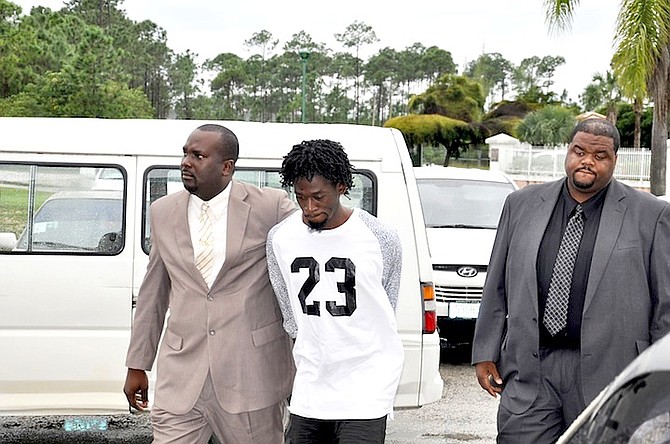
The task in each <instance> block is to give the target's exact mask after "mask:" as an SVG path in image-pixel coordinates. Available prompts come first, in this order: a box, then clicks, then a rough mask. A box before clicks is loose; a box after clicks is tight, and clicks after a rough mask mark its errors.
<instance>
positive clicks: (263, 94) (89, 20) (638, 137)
mask: <svg viewBox="0 0 670 444" xmlns="http://www.w3.org/2000/svg"><path fill="white" fill-rule="evenodd" d="M573 1H574V0H573ZM573 1H569V0H558V1H556V2H547V4H546V6H545V7H546V8H548V9H549V8H550V5H551V4H553V3H556V4H557V5H560V4H563V3H566V4H572V3H573ZM668 2H670V0H663V2H661V3H668ZM574 3H577V2H574ZM629 3H630V4H629ZM629 3H626V5H624V6H622V13H624V12H630V11H624V9H625V8H624V7H628V8H633V6H631V5H638V6H639V4H646V3H649V2H648V1H645V0H636V1H635V2H629ZM122 4H123V0H69V1H67V2H66V3H65V5H64V7H63V8H61V9H60V10H57V11H54V10H51V9H49V8H45V7H35V8H33V9H32V10H31V11H29V12H28V13H24V12H23V11H22V10H21V8H20V7H19V6H18V5H16V4H14V3H12V2H11V1H9V0H0V115H2V116H72V117H74V116H77V117H103V118H129V117H136V118H179V119H232V120H255V121H278V122H300V121H306V122H340V123H357V124H367V125H379V126H381V125H385V126H393V127H396V128H399V129H401V131H402V132H403V135H404V136H405V138H406V140H407V141H408V144H409V145H410V147H420V146H422V145H424V144H440V145H443V146H445V147H446V148H447V155H446V157H445V160H444V164H448V160H449V158H450V157H458V155H459V153H460V152H461V151H462V150H464V149H465V148H467V147H468V146H472V145H474V144H478V143H482V142H483V140H484V139H485V138H486V137H488V136H490V135H493V134H496V133H498V132H501V131H504V132H507V133H508V134H511V135H513V136H515V137H518V138H520V139H522V140H526V141H529V142H532V143H536V144H542V143H560V142H561V138H564V137H565V131H563V130H559V129H558V127H560V126H561V125H563V126H569V125H572V124H573V122H574V117H575V116H576V115H578V114H579V113H581V112H583V111H594V110H595V111H598V112H600V113H602V114H604V115H607V116H608V118H610V119H611V120H613V121H616V122H617V126H619V129H620V130H621V132H622V136H623V139H624V140H625V141H626V143H629V144H633V145H635V146H641V145H643V144H644V145H645V146H650V145H651V144H653V143H652V142H651V139H652V134H654V137H655V138H654V141H655V143H656V144H660V142H659V141H660V140H661V138H662V137H665V138H666V139H667V100H666V104H665V106H664V107H661V108H659V107H658V106H657V107H656V108H654V107H653V106H651V105H653V103H652V101H650V100H649V98H650V94H652V95H653V98H654V100H653V102H658V99H659V98H660V97H662V94H663V91H665V94H666V95H667V90H668V88H667V82H666V83H665V84H663V82H662V80H663V78H664V77H663V73H664V72H665V73H666V74H665V76H666V77H665V78H666V80H667V68H664V66H665V65H662V64H657V65H653V64H652V65H651V67H652V68H653V67H655V66H656V67H660V68H661V70H660V71H659V70H656V71H655V72H656V73H657V75H656V77H649V76H650V74H646V75H647V77H644V75H643V76H642V77H640V76H641V74H640V73H641V72H643V71H644V69H642V68H640V69H637V70H636V69H634V68H636V67H638V68H639V65H640V63H642V62H640V63H637V62H636V63H637V64H636V63H626V60H628V59H627V57H628V58H631V57H633V56H634V55H635V54H637V53H634V54H633V55H631V54H632V53H631V54H628V53H625V52H622V51H624V50H625V49H626V48H628V50H630V51H633V49H631V48H635V41H633V39H634V38H635V35H636V34H635V32H634V31H635V29H638V28H635V26H636V25H640V24H639V23H638V22H636V21H635V20H637V19H636V18H635V17H642V18H644V17H659V19H658V20H660V22H659V24H657V25H658V26H656V25H654V24H653V23H651V24H644V28H645V29H647V28H649V29H652V28H653V29H656V30H657V31H658V35H654V36H652V37H653V38H652V40H650V41H649V39H647V46H648V47H649V48H651V46H650V42H651V43H653V44H655V45H657V46H658V45H660V47H661V48H663V45H662V44H659V43H658V42H662V41H665V42H666V46H665V52H660V53H659V52H653V51H652V50H651V49H649V51H651V52H650V57H651V60H652V61H653V60H656V59H658V60H659V61H663V60H666V59H664V58H663V57H666V55H664V54H667V46H668V45H667V39H668V33H667V32H665V31H663V30H664V29H665V30H666V31H667V28H668V25H667V23H666V24H664V23H665V22H664V21H663V17H665V15H663V14H661V13H659V14H656V15H653V14H651V15H634V14H629V15H628V16H624V18H626V17H628V22H626V21H624V22H623V23H629V22H630V23H629V26H630V29H628V31H630V32H628V34H626V32H627V28H625V27H623V28H621V29H619V30H617V36H619V37H617V36H615V37H616V38H619V39H620V40H621V39H624V40H621V48H623V49H621V50H619V51H618V52H617V53H616V54H615V58H614V59H613V64H612V66H613V70H612V71H605V72H604V73H598V74H596V75H595V76H594V78H593V82H592V83H591V84H589V85H587V86H586V87H585V89H584V92H583V93H582V94H581V95H580V98H579V100H580V103H574V102H571V101H569V100H568V97H567V92H566V91H561V92H556V91H554V81H553V78H554V74H555V72H556V70H557V69H559V68H560V67H561V66H562V65H563V64H564V63H565V60H564V59H563V58H562V57H560V56H552V55H544V56H536V55H534V56H530V57H527V58H525V59H523V60H522V61H521V62H520V63H519V64H514V63H512V62H510V61H509V60H507V59H506V58H505V57H504V56H503V55H502V54H499V53H483V54H479V55H478V56H477V57H476V58H474V59H473V60H472V61H470V62H469V63H467V64H465V66H462V67H460V69H459V67H458V66H457V65H456V64H455V63H454V61H453V58H452V55H451V53H450V52H449V51H448V50H446V49H443V48H439V47H437V46H430V47H426V46H424V45H423V44H422V43H420V42H417V43H414V44H413V45H411V46H409V47H406V48H404V49H402V50H397V49H393V48H390V47H383V48H382V49H380V50H379V51H377V52H376V53H374V54H373V55H371V56H370V57H367V58H366V59H363V58H362V57H361V53H363V52H366V51H365V49H366V48H367V47H368V46H369V45H371V44H375V43H378V42H379V39H378V38H377V36H376V34H375V32H374V30H373V29H372V28H371V27H370V26H368V25H366V24H365V23H361V22H354V23H352V24H350V25H349V26H347V27H346V28H345V29H344V30H343V31H342V32H341V33H337V34H335V35H334V37H335V40H336V41H337V42H338V43H339V44H340V46H341V48H340V49H333V48H331V47H328V46H327V45H325V44H324V43H320V42H317V41H315V40H314V39H313V38H312V37H311V35H310V34H309V33H307V32H306V31H304V30H301V31H298V32H297V33H295V34H293V35H292V37H291V39H290V40H289V41H287V42H283V43H281V44H280V42H279V40H278V39H276V38H275V37H274V36H273V35H272V33H271V32H269V31H267V30H260V31H258V32H256V33H253V34H252V35H251V36H250V37H249V38H248V39H246V40H245V41H244V45H245V47H246V48H247V49H248V52H249V54H250V55H249V56H248V57H241V56H239V55H237V54H233V53H221V54H218V55H217V56H216V57H214V58H212V59H209V60H205V61H204V62H202V63H199V62H198V61H197V59H198V54H197V52H195V51H197V48H192V49H190V50H187V51H185V52H183V53H177V52H175V51H173V50H172V49H170V48H169V46H168V45H167V33H166V31H165V30H164V29H163V28H161V27H160V26H159V25H158V24H156V23H154V22H152V21H150V20H143V21H139V22H138V21H134V20H132V19H130V18H129V17H128V16H127V14H126V13H125V11H124V10H123V9H122ZM643 6H644V5H643ZM647 6H649V5H647ZM640 7H642V6H640ZM573 9H574V8H571V9H570V11H572V10H573ZM556 11H558V12H557V14H558V18H557V19H556V20H557V21H558V22H559V23H564V22H565V21H566V19H565V17H562V16H560V11H562V9H560V8H557V9H556ZM663 11H664V10H661V12H663ZM547 12H548V16H550V17H551V16H552V15H551V11H550V10H548V11H547ZM561 20H562V21H561ZM650 20H651V19H650ZM620 23H621V21H620ZM652 25H653V26H652ZM654 26H655V28H654ZM663 32H665V34H663ZM663 39H665V40H663ZM615 40H616V39H615ZM637 43H638V44H639V45H642V43H644V42H637ZM643 49H644V48H643ZM301 56H302V57H301ZM653 57H656V59H654V58H653ZM645 60H646V59H644V60H643V61H645ZM646 61H647V62H648V60H646ZM648 63H651V62H648ZM645 66H646V65H645ZM643 68H644V67H643ZM303 69H304V72H305V76H304V78H303V74H302V73H303ZM645 69H646V70H647V71H646V72H652V73H653V72H654V71H653V70H652V71H649V70H650V69H651V68H649V67H648V66H647V67H646V68H645ZM662 69H666V71H662ZM641 79H647V83H644V88H643V87H642V86H641V85H642V83H640V82H642V80H641ZM654 79H656V81H652V80H654ZM636 82H637V83H636ZM303 85H304V89H305V96H304V98H303V91H302V90H303ZM664 85H665V86H664ZM647 86H649V88H647ZM648 91H649V93H648ZM303 100H304V101H303ZM303 103H304V109H303ZM657 108H658V109H657ZM664 109H665V111H664ZM663 112H665V120H666V127H665V128H662V127H660V126H659V125H660V124H659V121H660V120H661V115H662V113H663ZM653 113H657V114H658V115H653V116H652V114H653ZM659 113H660V114H659ZM417 116H418V117H419V118H418V119H417V118H416V117H417ZM617 118H618V121H617ZM654 122H656V123H657V125H656V126H655V127H654V125H653V123H654ZM628 141H630V142H628ZM647 141H649V144H647ZM656 158H658V155H657V156H656ZM658 159H660V158H658ZM657 163H658V162H657ZM663 168H664V166H663ZM663 172H664V170H663ZM654 174H655V177H656V181H657V182H658V179H659V177H660V174H661V172H660V170H658V171H655V172H654Z"/></svg>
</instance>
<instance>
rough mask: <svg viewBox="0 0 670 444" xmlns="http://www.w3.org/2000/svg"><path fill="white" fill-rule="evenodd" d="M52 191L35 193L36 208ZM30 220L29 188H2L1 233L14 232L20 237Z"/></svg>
mask: <svg viewBox="0 0 670 444" xmlns="http://www.w3.org/2000/svg"><path fill="white" fill-rule="evenodd" d="M51 194H52V193H50V192H47V191H38V192H37V193H35V209H36V210H37V208H39V207H40V205H42V203H44V201H45V200H46V199H47V198H48V197H49V196H51ZM27 220H28V190H27V189H25V188H5V187H2V188H0V233H7V232H12V233H14V234H16V236H17V237H18V236H19V235H20V234H21V232H22V231H23V229H24V227H25V226H26V222H27Z"/></svg>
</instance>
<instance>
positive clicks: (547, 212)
mask: <svg viewBox="0 0 670 444" xmlns="http://www.w3.org/2000/svg"><path fill="white" fill-rule="evenodd" d="M563 183H564V181H563V180H558V181H556V182H553V183H552V184H551V185H550V186H548V187H546V189H545V190H543V191H542V192H541V193H539V194H538V195H537V198H536V200H535V201H534V202H533V205H534V208H533V209H531V211H530V212H529V217H528V220H527V221H526V223H527V224H528V225H527V227H528V232H527V234H526V236H527V243H526V245H528V248H529V250H530V252H529V258H530V260H531V264H532V265H531V270H537V255H538V253H539V251H540V244H541V243H542V237H544V232H545V231H546V229H547V225H548V224H549V220H550V219H551V214H552V213H553V211H554V207H555V206H556V201H557V200H558V196H559V195H560V192H561V189H562V187H563ZM527 285H528V294H529V295H530V296H531V297H532V298H533V303H532V306H533V307H534V308H535V316H539V307H538V303H539V301H538V297H537V295H538V291H539V290H538V288H537V274H536V273H535V274H533V275H532V278H531V279H528V281H527Z"/></svg>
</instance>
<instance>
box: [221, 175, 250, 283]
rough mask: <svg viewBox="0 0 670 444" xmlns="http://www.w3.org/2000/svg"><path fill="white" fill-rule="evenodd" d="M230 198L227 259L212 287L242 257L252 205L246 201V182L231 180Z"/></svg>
mask: <svg viewBox="0 0 670 444" xmlns="http://www.w3.org/2000/svg"><path fill="white" fill-rule="evenodd" d="M230 186H232V188H231V189H230V198H229V200H228V219H227V224H228V226H227V229H226V232H227V233H226V259H225V261H224V263H223V267H221V271H220V272H219V274H218V275H217V277H216V279H214V283H213V284H212V287H214V286H215V285H216V284H217V283H218V282H219V280H220V279H221V277H222V276H223V275H224V274H225V272H226V271H227V270H228V269H230V267H231V265H234V264H233V263H232V262H234V259H235V258H239V257H241V254H242V248H243V245H242V241H243V240H244V233H245V231H246V229H247V221H248V220H249V211H250V210H251V207H250V206H249V204H248V203H247V202H246V198H247V190H246V188H245V187H244V184H242V183H241V182H238V181H236V180H233V181H231V182H230Z"/></svg>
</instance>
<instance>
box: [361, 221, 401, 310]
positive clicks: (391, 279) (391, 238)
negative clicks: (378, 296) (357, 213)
mask: <svg viewBox="0 0 670 444" xmlns="http://www.w3.org/2000/svg"><path fill="white" fill-rule="evenodd" d="M361 218H362V219H363V222H364V223H365V224H366V225H367V226H368V227H369V228H370V230H371V231H372V233H373V234H374V235H375V237H377V241H378V242H379V248H380V249H381V252H382V260H383V262H384V270H383V271H382V286H383V287H384V290H386V294H387V295H388V298H389V301H390V302H391V306H392V307H393V310H395V307H396V304H397V303H398V295H399V294H400V277H401V274H402V273H401V272H402V244H401V242H400V236H398V232H397V231H396V230H395V229H393V228H391V227H390V226H388V225H385V224H383V223H382V222H381V221H380V220H379V219H377V218H376V217H374V216H372V215H371V214H369V213H366V212H365V211H361Z"/></svg>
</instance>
